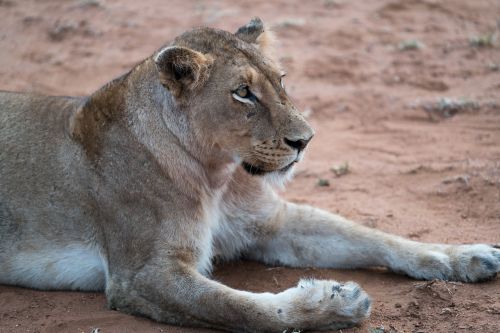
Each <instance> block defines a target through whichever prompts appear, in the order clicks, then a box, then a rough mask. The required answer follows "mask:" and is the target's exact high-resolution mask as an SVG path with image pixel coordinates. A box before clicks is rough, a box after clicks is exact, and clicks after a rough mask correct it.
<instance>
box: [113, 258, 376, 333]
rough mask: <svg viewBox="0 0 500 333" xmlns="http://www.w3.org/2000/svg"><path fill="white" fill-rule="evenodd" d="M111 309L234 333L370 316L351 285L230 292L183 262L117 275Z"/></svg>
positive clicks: (310, 283) (320, 283) (303, 284)
mask: <svg viewBox="0 0 500 333" xmlns="http://www.w3.org/2000/svg"><path fill="white" fill-rule="evenodd" d="M106 296H107V299H108V304H109V306H110V307H111V308H115V309H119V310H121V311H124V312H127V313H132V314H138V315H143V316H147V317H150V318H153V319H155V320H157V321H161V322H166V323H170V324H175V325H185V326H201V327H211V328H218V329H224V330H228V331H235V332H283V331H285V330H288V329H296V330H306V329H338V328H344V327H349V326H353V325H354V324H357V323H358V322H360V321H361V320H363V319H364V318H366V317H367V316H368V314H369V311H370V303H371V302H370V299H369V298H368V297H367V295H366V294H365V293H364V292H363V291H362V290H361V289H360V288H359V286H358V285H357V284H355V283H347V284H344V285H343V284H339V283H337V282H335V281H328V280H302V281H300V282H299V284H298V285H297V286H296V287H293V288H290V289H287V290H285V291H283V292H281V293H278V294H272V293H251V292H245V291H240V290H235V289H231V288H229V287H227V286H225V285H222V284H220V283H218V282H215V281H212V280H210V279H208V278H206V277H205V276H203V275H201V274H200V273H198V271H197V270H196V269H195V267H194V266H192V265H189V264H186V263H185V262H181V261H177V260H174V261H170V260H165V258H163V259H161V260H158V261H157V260H156V259H154V258H153V260H152V261H151V262H150V264H147V265H145V266H143V267H142V268H141V269H140V270H139V271H137V272H127V270H125V271H123V270H116V269H115V273H113V274H111V275H110V277H109V280H108V283H107V287H106Z"/></svg>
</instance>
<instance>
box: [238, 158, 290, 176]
mask: <svg viewBox="0 0 500 333" xmlns="http://www.w3.org/2000/svg"><path fill="white" fill-rule="evenodd" d="M295 163H296V161H293V162H292V163H290V164H288V165H287V166H285V167H284V168H281V169H278V170H264V169H262V168H259V167H258V166H255V165H253V164H250V163H247V162H242V163H241V166H242V167H243V169H245V171H246V172H248V173H249V174H251V175H253V176H261V175H265V174H267V173H270V172H275V171H277V172H287V171H288V170H289V169H290V168H291V167H292V166H293V165H294V164H295Z"/></svg>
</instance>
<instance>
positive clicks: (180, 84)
mask: <svg viewBox="0 0 500 333" xmlns="http://www.w3.org/2000/svg"><path fill="white" fill-rule="evenodd" d="M154 61H155V63H156V68H157V69H158V72H159V74H160V82H161V83H162V84H163V86H164V87H166V88H167V89H168V90H169V91H170V92H171V93H172V95H173V96H174V97H177V98H179V97H180V96H181V95H182V93H183V92H184V91H193V90H195V89H196V88H198V87H200V86H201V85H203V83H204V82H205V81H206V80H207V78H208V75H209V70H210V66H211V65H212V63H213V59H212V57H210V56H209V55H205V54H203V53H200V52H197V51H194V50H191V49H189V48H186V47H180V46H168V47H165V48H163V49H162V50H160V51H159V52H158V53H157V54H156V56H155V57H154Z"/></svg>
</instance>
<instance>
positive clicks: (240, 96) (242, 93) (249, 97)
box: [233, 86, 257, 105]
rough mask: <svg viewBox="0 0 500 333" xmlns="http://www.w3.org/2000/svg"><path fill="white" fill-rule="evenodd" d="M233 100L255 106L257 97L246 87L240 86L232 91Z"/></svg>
mask: <svg viewBox="0 0 500 333" xmlns="http://www.w3.org/2000/svg"><path fill="white" fill-rule="evenodd" d="M233 98H234V99H235V100H237V101H239V102H241V103H245V104H251V105H255V101H256V100H257V97H255V95H254V94H252V92H251V91H250V89H249V88H248V86H241V87H239V88H238V89H236V90H233Z"/></svg>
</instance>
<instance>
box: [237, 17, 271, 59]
mask: <svg viewBox="0 0 500 333" xmlns="http://www.w3.org/2000/svg"><path fill="white" fill-rule="evenodd" d="M235 35H236V37H238V38H239V39H241V40H242V41H245V42H247V43H250V44H254V45H255V46H257V47H258V48H259V50H260V51H261V52H262V53H263V54H264V55H266V56H268V57H269V58H271V59H273V60H274V61H275V62H276V63H278V61H276V60H275V58H276V57H275V52H274V44H275V42H276V38H275V37H274V34H273V32H272V31H270V30H269V29H268V28H267V27H265V26H264V23H263V22H262V20H261V19H260V18H258V17H255V18H253V19H252V20H251V21H250V22H248V23H247V24H246V25H244V26H242V27H241V28H239V29H238V31H236V33H235Z"/></svg>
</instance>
